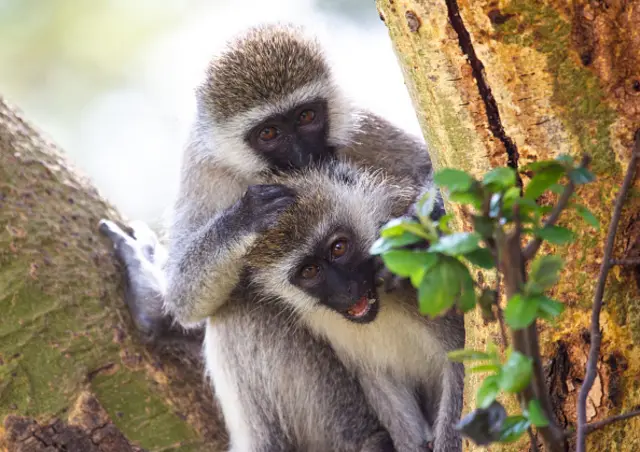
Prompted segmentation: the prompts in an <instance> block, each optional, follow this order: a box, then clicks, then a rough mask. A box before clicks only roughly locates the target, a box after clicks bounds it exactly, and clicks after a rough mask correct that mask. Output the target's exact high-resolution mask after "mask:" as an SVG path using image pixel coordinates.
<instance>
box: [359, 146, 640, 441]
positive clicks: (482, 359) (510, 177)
mask: <svg viewBox="0 0 640 452" xmlns="http://www.w3.org/2000/svg"><path fill="white" fill-rule="evenodd" d="M639 152H640V151H638V150H637V149H636V152H635V153H634V159H632V164H634V165H635V163H634V162H635V161H636V160H635V159H637V158H638V155H637V154H638V153H639ZM589 163H590V158H589V157H588V156H586V155H585V156H584V157H583V158H582V160H581V161H580V162H579V163H578V164H576V163H575V162H574V160H573V159H572V158H571V157H569V156H566V155H562V156H559V157H558V158H556V159H555V160H549V161H541V162H534V163H532V164H530V165H527V166H526V167H524V168H523V171H532V172H533V174H534V176H533V178H532V179H531V180H530V181H529V183H528V184H527V186H526V188H525V190H524V193H523V194H521V191H520V188H519V187H518V186H517V184H516V173H515V171H514V170H513V169H511V168H495V169H493V170H491V171H489V172H488V173H486V174H485V175H484V177H483V178H482V180H477V179H475V178H473V177H472V176H471V175H469V174H467V173H466V172H464V171H460V170H455V169H444V170H441V171H439V172H438V173H437V174H436V175H435V182H436V184H437V185H438V186H440V187H441V188H444V189H446V190H447V191H448V192H449V199H450V201H452V202H455V203H460V204H463V205H465V209H467V208H470V209H471V210H472V212H471V213H470V214H469V215H470V218H471V221H472V224H473V229H474V230H473V232H452V231H451V230H450V228H449V221H450V220H451V215H445V216H444V217H442V218H440V219H439V220H437V221H433V220H431V219H430V217H429V214H430V213H431V211H432V209H433V204H434V200H435V198H436V196H435V190H434V191H432V192H430V193H428V194H426V195H425V196H424V197H423V199H421V200H420V202H419V203H418V208H417V218H416V219H407V218H399V219H394V220H392V221H390V222H389V223H387V224H386V225H385V226H384V227H383V228H382V230H381V233H380V238H379V239H378V240H377V241H376V242H375V243H374V245H373V246H372V248H371V253H372V254H377V255H380V256H381V257H382V259H383V260H384V262H385V265H386V266H387V268H388V269H389V270H390V271H391V272H392V273H394V274H396V275H398V276H401V277H405V278H409V279H410V281H411V283H412V285H413V286H414V287H415V288H416V289H417V291H418V301H419V308H420V312H421V313H423V314H424V315H429V316H437V315H440V314H443V313H445V312H446V311H447V310H449V309H451V308H457V309H459V310H461V311H462V312H465V313H466V312H469V311H471V310H472V309H475V307H476V306H479V308H480V309H481V312H482V314H483V318H484V319H485V320H487V321H498V322H500V327H501V334H502V337H503V341H504V345H505V346H506V350H505V352H504V353H501V352H499V351H498V348H497V346H496V345H495V344H489V345H488V346H487V349H486V350H484V351H478V350H466V349H465V350H456V351H454V352H451V353H450V354H449V357H450V359H452V360H454V361H468V362H476V363H477V364H475V365H474V366H473V367H471V368H468V369H467V371H468V372H471V373H485V374H487V375H486V377H485V378H484V380H483V381H482V384H481V385H480V387H479V388H478V390H477V393H476V409H475V410H474V411H473V412H471V413H469V414H468V415H467V416H465V417H464V418H463V419H462V420H461V421H460V422H459V424H458V426H457V427H458V429H459V430H460V431H461V432H462V433H463V434H464V435H465V436H467V437H469V438H470V439H471V440H472V441H474V442H475V443H476V444H478V445H488V444H490V443H493V442H501V443H508V442H513V441H516V440H518V439H519V438H520V437H521V436H522V435H523V434H525V432H527V433H528V434H529V437H530V438H531V440H532V441H533V442H535V441H534V440H535V438H536V434H538V435H539V436H540V437H541V439H542V441H543V443H544V446H545V450H548V451H558V452H561V451H565V450H567V442H566V440H567V436H568V434H567V432H565V431H564V430H563V428H562V427H561V426H559V425H558V423H557V422H556V420H555V416H554V411H553V406H552V403H551V400H550V398H549V388H548V387H547V385H546V383H545V380H544V375H543V369H542V362H541V354H540V346H539V339H538V334H537V328H536V325H537V323H538V322H539V321H547V322H553V321H554V319H555V318H557V317H558V316H559V315H560V314H561V313H562V312H563V309H564V305H563V304H562V303H560V302H559V301H556V300H553V299H551V298H549V297H547V296H546V295H545V293H546V292H547V291H548V290H549V289H551V288H552V287H553V286H554V285H555V284H556V283H557V282H558V279H559V274H560V271H561V269H562V267H563V261H562V259H561V258H560V257H559V256H556V255H541V256H537V254H538V252H539V250H540V247H541V245H542V243H543V242H548V243H550V244H553V245H557V246H560V245H565V244H567V243H569V242H570V241H572V240H573V238H574V234H573V232H572V231H570V230H569V229H567V228H564V227H560V226H557V224H556V223H557V222H558V220H559V218H560V216H561V214H562V212H564V211H566V210H567V209H573V210H575V212H576V213H577V214H578V215H580V216H581V217H582V218H583V219H584V220H585V221H586V222H587V223H588V224H590V225H591V226H592V227H594V228H596V229H597V228H599V224H598V220H597V219H596V217H595V216H594V215H593V214H592V213H591V212H590V211H589V210H588V209H587V208H586V207H585V206H583V205H580V204H577V203H575V202H573V196H574V194H575V190H576V187H578V186H579V185H582V184H586V183H590V182H592V181H593V180H594V179H595V178H594V176H593V174H592V173H591V172H590V171H589V169H588V166H589ZM629 177H630V176H629ZM629 183H630V182H629ZM629 183H628V182H627V178H625V185H623V190H621V197H620V198H619V203H620V206H621V203H622V199H623V197H624V194H622V193H623V192H625V191H626V189H627V188H628V184H629ZM548 191H550V192H553V193H555V194H557V195H558V201H557V203H556V204H555V205H554V206H540V205H538V204H537V203H536V200H537V199H538V198H540V196H541V195H543V194H544V193H545V192H548ZM616 212H617V214H616ZM617 218H619V211H618V203H617V204H616V211H615V212H614V221H612V225H613V224H614V223H617ZM612 227H614V226H612ZM609 234H610V235H611V234H613V235H615V230H614V231H613V232H611V228H610V232H609ZM526 237H529V241H528V243H526V245H524V246H523V239H524V238H526ZM421 244H424V246H423V247H421ZM408 245H412V249H406V248H405V247H406V246H408ZM416 246H417V247H416ZM611 246H612V245H611ZM469 264H472V265H475V266H478V267H480V268H483V269H485V270H491V269H495V270H496V273H497V278H496V280H497V281H501V282H502V285H503V287H504V291H505V294H506V298H507V305H506V308H505V309H504V310H502V309H501V308H500V304H499V296H498V293H499V292H498V290H499V287H498V286H496V287H495V288H489V287H486V286H485V285H483V284H478V282H476V281H475V280H474V278H473V277H472V273H471V272H470V270H469V266H468V265H469ZM612 265H616V261H614V260H613V259H612V258H611V253H610V252H608V253H605V260H604V261H603V268H604V267H606V268H607V269H608V268H610V267H611V266H612ZM602 279H604V280H606V274H605V276H603V277H602ZM603 284H604V282H603ZM498 285H499V283H498ZM476 288H477V292H478V293H476ZM601 295H602V294H600V302H599V305H600V306H601V304H602V301H601ZM597 304H598V303H596V306H594V314H593V315H594V318H597V316H598V315H599V309H600V307H599V306H597ZM594 325H595V329H594V330H593V332H592V341H593V342H592V350H591V354H590V358H589V360H590V362H591V359H592V356H591V355H593V357H595V358H596V359H597V357H598V354H599V326H598V323H597V320H596V323H594ZM507 330H509V331H510V333H511V341H510V342H511V344H510V345H509V346H507V343H508V338H507ZM594 337H595V340H594V339H593V338H594ZM590 366H591V367H589V369H595V364H590ZM588 375H591V374H590V373H589V372H588ZM588 382H589V380H588V379H587V380H585V384H584V385H583V389H582V390H583V391H586V392H585V394H586V393H588V389H589V388H590V385H589V386H587V383H588ZM500 394H511V395H514V396H516V397H517V399H518V400H519V402H520V408H521V412H520V413H514V414H508V413H507V412H506V410H505V408H504V406H502V405H501V404H500V403H499V402H498V401H497V398H498V396H499V395H500ZM583 421H584V417H583ZM603 422H605V421H603ZM603 425H606V422H605V424H603ZM589 428H590V427H587V424H586V423H584V422H583V423H582V428H581V424H580V423H579V425H578V433H577V434H578V437H579V436H580V434H585V433H588V432H590V431H592V430H589ZM533 429H535V431H536V432H535V433H534V432H533ZM534 445H535V444H534ZM534 450H535V449H534Z"/></svg>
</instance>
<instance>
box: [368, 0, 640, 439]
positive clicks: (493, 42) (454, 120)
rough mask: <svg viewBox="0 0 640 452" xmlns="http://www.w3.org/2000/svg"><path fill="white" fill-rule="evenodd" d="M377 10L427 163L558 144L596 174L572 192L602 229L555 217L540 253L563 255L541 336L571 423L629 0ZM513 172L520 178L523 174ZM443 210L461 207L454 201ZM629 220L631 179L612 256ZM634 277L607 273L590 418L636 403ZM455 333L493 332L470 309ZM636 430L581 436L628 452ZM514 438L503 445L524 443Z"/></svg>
mask: <svg viewBox="0 0 640 452" xmlns="http://www.w3.org/2000/svg"><path fill="white" fill-rule="evenodd" d="M377 6H378V10H379V13H380V18H381V19H382V20H383V21H384V22H385V23H386V25H387V27H388V29H389V34H390V36H391V39H392V41H393V43H394V47H395V50H396V53H397V56H398V60H399V62H400V64H401V67H402V69H403V72H404V75H405V81H406V84H407V87H408V89H409V92H410V95H411V97H412V100H413V104H414V107H415V109H416V112H417V115H418V118H419V120H420V122H421V125H422V130H423V132H424V135H425V138H426V140H427V141H428V143H429V144H430V146H431V152H432V157H433V161H434V166H435V167H436V169H438V168H442V167H445V166H446V167H454V168H461V169H464V170H467V171H470V172H472V173H473V174H475V175H480V174H482V173H484V172H485V171H487V170H489V169H490V168H493V167H496V166H502V165H509V166H511V167H513V168H518V167H522V166H524V165H525V164H527V163H529V162H532V161H536V160H542V159H549V158H553V157H555V156H556V155H558V154H560V153H568V154H570V155H572V156H574V157H576V158H578V159H579V156H580V155H581V154H582V153H584V152H587V153H589V154H590V155H591V156H592V157H593V163H592V169H593V171H594V172H595V174H596V176H597V178H598V180H597V182H596V183H593V184H590V185H588V186H584V187H581V188H580V189H579V190H578V192H577V196H578V198H580V202H581V203H582V204H585V205H587V206H588V207H589V208H590V209H591V210H592V211H593V212H594V213H595V214H596V216H597V217H598V218H599V220H600V222H601V229H600V231H599V232H594V231H593V230H591V229H589V228H588V227H587V226H586V225H585V224H584V222H582V221H581V220H580V219H579V218H578V217H577V216H576V215H574V214H572V213H566V214H564V215H563V217H562V221H561V222H560V224H564V225H567V226H570V227H572V228H573V229H574V230H577V231H576V232H577V237H578V238H577V240H576V242H575V243H574V244H572V245H570V246H567V247H562V248H558V249H553V248H552V247H550V246H545V248H544V249H543V250H542V252H545V251H546V252H551V251H554V252H558V253H559V254H560V255H561V256H562V257H563V258H564V259H565V262H566V268H565V270H564V271H563V274H562V279H561V282H560V284H559V285H558V287H557V289H556V290H555V292H554V293H553V294H552V295H553V296H554V297H556V298H557V299H559V300H562V301H564V303H565V304H566V306H567V310H566V312H565V313H564V314H563V316H562V318H561V319H560V321H559V322H558V323H557V324H556V325H554V326H550V325H543V326H542V327H541V330H540V333H541V341H542V348H543V354H544V361H545V366H546V370H547V374H548V383H549V384H550V387H551V395H552V398H553V400H554V402H555V404H556V415H557V418H558V421H559V422H560V423H561V424H562V425H563V426H566V427H574V426H575V420H576V397H577V393H578V390H579V387H580V384H581V381H582V379H583V378H584V368H585V363H586V359H587V353H588V350H589V333H588V327H589V313H590V308H591V305H592V300H593V292H594V287H595V278H596V275H597V273H598V270H599V264H600V261H601V258H602V249H603V244H604V235H605V234H606V230H607V226H608V224H609V221H610V216H611V209H612V205H613V200H614V198H615V195H616V193H617V190H618V188H619V187H620V184H621V180H622V178H623V175H624V172H625V170H626V167H627V165H628V162H629V159H630V155H631V148H632V142H633V136H634V132H635V130H636V129H638V128H640V1H638V0H633V1H599V0H593V1H586V0H576V1H573V2H561V1H554V0H548V1H544V2H543V1H536V0H511V1H510V0H504V1H486V0H479V1H471V0H412V1H401V0H377ZM522 179H523V180H522V183H523V184H525V185H526V183H527V181H528V178H527V177H526V176H525V177H523V178H522ZM545 201H552V200H551V199H549V200H543V202H545ZM448 208H449V209H452V210H454V212H456V213H457V214H459V213H460V212H459V211H457V210H456V206H453V205H448ZM639 218H640V183H639V182H638V180H636V182H635V185H634V189H633V190H632V191H631V193H630V196H629V198H628V199H627V202H626V204H625V208H624V212H623V216H622V220H621V223H620V227H619V232H618V236H617V240H616V249H615V257H616V258H629V257H637V256H639V255H640V221H639ZM457 220H458V223H459V224H458V225H459V226H460V227H463V228H469V227H470V225H469V224H465V221H464V220H463V219H462V217H461V216H460V215H458V219H457ZM639 286H640V267H638V266H636V267H633V266H628V267H616V268H615V269H614V271H613V272H612V274H611V275H610V276H609V280H608V285H607V289H606V293H605V309H604V310H603V313H602V317H601V319H602V327H603V344H602V353H601V359H600V361H599V363H598V378H597V379H596V382H595V385H594V388H593V389H592V391H591V393H590V397H589V401H588V403H589V406H588V410H587V411H588V421H589V422H594V421H597V420H601V419H603V418H605V417H607V416H610V415H614V414H618V413H620V412H623V411H626V410H629V409H632V408H634V407H635V406H637V405H639V404H640V383H639V382H638V379H637V377H638V373H639V372H640V353H639V352H640V308H639V306H640V304H639V303H638V302H639V301H640V287H639ZM467 337H468V341H467V347H468V348H480V349H482V348H484V346H485V343H486V342H487V341H488V340H494V341H496V342H498V335H497V331H496V330H495V329H494V328H487V327H485V326H484V325H483V324H482V321H481V320H480V318H479V316H477V315H475V314H474V315H470V316H468V318H467ZM477 383H478V379H477V378H475V377H474V378H468V379H467V385H466V389H465V402H466V411H468V410H469V409H471V408H472V407H473V406H474V398H475V391H476V389H477ZM639 429H640V420H638V419H634V420H630V421H626V422H621V423H617V424H614V425H610V426H608V427H607V428H606V429H604V430H602V431H599V432H597V433H594V434H592V435H590V436H589V438H588V447H589V450H611V451H627V450H628V451H631V450H640V437H638V435H637V432H638V430H639ZM523 444H524V443H523V442H521V443H518V444H516V445H512V446H509V447H505V449H508V450H523V447H524V446H523ZM467 447H468V448H469V449H473V447H472V446H471V445H470V444H468V443H467ZM493 449H494V448H493V447H492V450H493ZM496 449H497V448H496Z"/></svg>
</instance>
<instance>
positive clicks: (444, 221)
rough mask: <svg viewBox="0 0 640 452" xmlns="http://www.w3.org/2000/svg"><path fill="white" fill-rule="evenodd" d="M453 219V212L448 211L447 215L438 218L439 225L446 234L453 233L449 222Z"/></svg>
mask: <svg viewBox="0 0 640 452" xmlns="http://www.w3.org/2000/svg"><path fill="white" fill-rule="evenodd" d="M452 219H453V214H452V213H448V214H446V215H443V216H441V217H440V219H439V220H438V227H439V228H440V230H441V231H442V232H444V233H445V234H449V233H451V229H449V222H450V221H451V220H452Z"/></svg>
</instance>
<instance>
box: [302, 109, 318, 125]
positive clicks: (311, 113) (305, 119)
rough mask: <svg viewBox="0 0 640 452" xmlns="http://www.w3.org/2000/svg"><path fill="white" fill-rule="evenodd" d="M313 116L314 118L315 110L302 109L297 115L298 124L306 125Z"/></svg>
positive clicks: (311, 120)
mask: <svg viewBox="0 0 640 452" xmlns="http://www.w3.org/2000/svg"><path fill="white" fill-rule="evenodd" d="M315 118H316V112H315V111H313V110H304V111H303V112H302V113H300V116H299V117H298V124H300V125H301V126H306V125H307V124H310V123H311V122H313V120H314V119H315Z"/></svg>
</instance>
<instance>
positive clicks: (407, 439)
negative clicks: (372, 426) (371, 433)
mask: <svg viewBox="0 0 640 452" xmlns="http://www.w3.org/2000/svg"><path fill="white" fill-rule="evenodd" d="M360 385H361V386H362V389H363V390H364V393H365V396H366V397H367V401H368V402H369V404H370V405H371V407H372V408H373V410H374V411H375V412H376V414H377V415H378V419H380V423H381V424H382V425H383V426H384V428H385V429H387V431H388V432H389V435H390V436H391V439H392V440H393V444H394V446H395V448H396V450H398V451H405V450H406V451H410V450H411V451H425V452H426V451H428V450H430V449H429V443H430V442H431V441H433V433H432V430H431V428H430V426H429V424H428V422H427V420H426V419H425V417H424V415H423V414H422V410H421V408H420V405H419V402H418V399H417V397H416V394H415V393H414V392H413V390H412V389H413V388H410V387H408V386H407V385H406V384H396V383H395V382H394V381H392V380H391V379H390V378H389V377H387V376H385V375H384V374H379V373H377V374H375V375H366V374H361V378H360ZM436 450H438V449H436Z"/></svg>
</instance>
